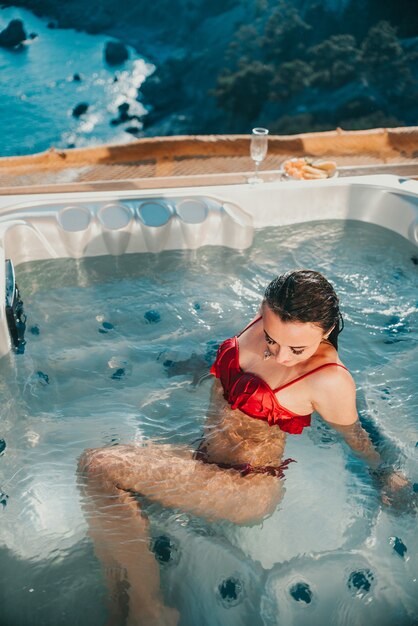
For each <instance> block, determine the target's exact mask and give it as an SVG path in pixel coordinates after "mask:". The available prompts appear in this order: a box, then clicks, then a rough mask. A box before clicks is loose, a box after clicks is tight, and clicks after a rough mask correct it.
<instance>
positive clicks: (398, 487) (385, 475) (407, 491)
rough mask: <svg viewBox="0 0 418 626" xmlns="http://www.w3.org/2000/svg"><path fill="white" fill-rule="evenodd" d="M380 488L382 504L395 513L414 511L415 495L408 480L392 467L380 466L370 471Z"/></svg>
mask: <svg viewBox="0 0 418 626" xmlns="http://www.w3.org/2000/svg"><path fill="white" fill-rule="evenodd" d="M371 475H372V476H373V478H374V479H375V480H376V482H377V484H378V486H379V488H380V497H381V500H382V502H383V504H386V505H387V506H390V507H393V509H395V510H397V511H400V512H401V511H402V512H405V511H411V512H412V511H416V508H417V494H416V493H414V490H413V487H412V484H411V482H410V481H409V480H408V478H407V477H406V476H405V475H404V474H402V472H399V471H397V470H394V469H393V468H392V467H388V466H382V467H378V468H377V469H375V470H372V471H371Z"/></svg>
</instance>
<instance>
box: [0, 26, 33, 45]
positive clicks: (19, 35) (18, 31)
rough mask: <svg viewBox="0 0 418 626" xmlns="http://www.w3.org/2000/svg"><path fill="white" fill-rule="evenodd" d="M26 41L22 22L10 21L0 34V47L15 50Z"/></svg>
mask: <svg viewBox="0 0 418 626" xmlns="http://www.w3.org/2000/svg"><path fill="white" fill-rule="evenodd" d="M25 39H27V35H26V33H25V30H24V28H23V22H22V20H12V21H11V22H10V24H9V25H8V26H6V28H5V29H4V30H2V31H1V33H0V46H2V47H3V48H16V47H17V46H19V45H20V44H21V43H22V41H25Z"/></svg>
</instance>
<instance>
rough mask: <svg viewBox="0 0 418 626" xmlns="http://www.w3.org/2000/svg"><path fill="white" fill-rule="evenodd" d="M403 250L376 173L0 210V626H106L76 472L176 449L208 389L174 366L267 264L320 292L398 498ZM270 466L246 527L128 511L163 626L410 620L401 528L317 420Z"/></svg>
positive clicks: (408, 409)
mask: <svg viewBox="0 0 418 626" xmlns="http://www.w3.org/2000/svg"><path fill="white" fill-rule="evenodd" d="M417 244H418V182H416V181H412V180H407V179H399V178H398V177H395V176H387V175H385V176H373V177H358V178H336V179H332V180H326V181H313V182H307V181H278V182H276V183H263V184H259V185H236V186H222V187H216V186H210V187H199V188H198V187H190V188H187V189H185V188H182V189H157V190H152V191H149V190H141V191H132V190H129V191H126V192H121V191H118V192H109V191H107V192H88V193H72V194H70V193H56V194H44V195H36V196H35V195H34V196H29V195H24V196H23V195H21V196H19V195H15V196H4V197H2V198H0V249H1V251H2V257H3V258H2V261H1V263H0V269H1V272H0V292H1V294H2V295H1V302H2V306H1V309H0V355H1V358H0V406H1V409H2V414H1V422H0V424H1V430H0V503H1V504H2V505H3V511H0V513H2V523H1V525H0V555H1V559H2V568H1V572H0V599H1V602H0V623H4V624H13V626H27V624H30V625H31V626H38V625H39V626H40V625H41V624H42V626H56V625H57V624H60V625H63V626H67V625H68V626H74V624H78V626H102V624H104V623H105V622H106V619H107V617H108V616H107V614H106V608H105V597H106V590H105V585H104V580H103V576H102V573H101V568H100V563H99V562H98V560H97V558H96V557H95V555H94V553H93V548H92V542H91V539H90V538H89V535H88V529H87V524H86V521H85V517H84V514H83V510H82V507H81V495H80V492H79V490H78V488H77V479H76V466H77V459H78V458H79V457H80V454H81V453H82V452H83V450H84V449H85V448H94V447H100V446H112V445H117V444H118V443H132V442H137V443H138V444H139V445H141V442H143V441H144V440H148V439H156V440H158V441H159V442H163V443H178V444H182V445H187V446H190V447H195V445H196V444H195V442H196V440H197V439H198V438H199V436H200V435H201V433H202V429H203V427H204V423H205V419H206V410H207V406H208V400H209V395H210V384H211V383H210V378H208V377H207V376H206V377H204V376H203V377H201V376H200V374H199V375H196V374H195V372H194V368H195V367H197V365H196V364H197V363H201V362H202V361H203V362H205V363H206V368H207V367H208V365H209V364H210V362H211V360H213V358H214V354H215V353H216V347H217V345H218V344H219V342H220V341H222V340H223V339H224V338H226V337H229V336H232V335H233V334H234V333H236V332H239V331H240V330H241V329H242V328H244V327H245V325H246V323H248V321H250V320H251V318H252V317H253V316H254V314H255V312H256V311H257V308H258V306H259V303H260V299H261V297H262V295H263V288H264V287H265V285H266V284H267V282H268V281H269V280H270V279H271V278H272V277H274V275H277V274H278V273H281V272H282V271H286V270H288V269H291V268H300V267H309V268H311V269H317V270H319V271H321V272H323V273H324V274H325V275H326V276H327V277H328V278H329V279H330V280H331V282H332V283H333V284H334V285H335V286H336V290H337V293H338V295H339V296H340V299H341V306H342V312H343V316H344V319H345V329H344V331H343V333H342V334H341V336H340V341H339V353H340V356H341V358H342V361H343V362H344V363H345V364H346V365H347V366H348V368H349V369H350V371H351V372H352V374H353V377H354V379H355V381H356V384H357V390H358V408H359V413H360V418H361V420H362V423H363V425H364V426H365V427H366V428H367V429H368V430H369V432H370V433H371V435H372V437H373V438H374V440H375V442H377V445H380V446H381V447H382V448H384V449H385V450H386V451H387V455H388V459H389V462H390V463H392V464H393V466H394V467H396V468H398V469H399V470H400V471H402V472H404V473H405V474H406V475H407V476H408V478H409V479H410V481H411V483H414V482H415V483H416V481H417V476H418V466H417V461H416V442H417V441H418V433H417V427H416V413H417V410H418V406H417V397H416V388H417V385H418V381H417V367H416V363H417V360H418V323H417V319H418V302H417V285H418V276H417V273H418V253H417ZM6 259H8V260H10V261H11V262H12V264H13V267H12V266H11V264H10V263H8V264H7V265H6V262H5V261H6ZM6 268H7V269H6ZM13 269H14V271H15V274H16V282H17V285H18V287H19V292H20V299H21V300H22V301H23V310H24V313H23V312H22V311H21V310H20V309H19V308H17V310H16V308H15V311H14V312H15V314H16V315H17V317H18V318H19V315H21V321H24V322H25V324H26V330H25V336H24V337H23V336H21V337H20V339H21V343H20V345H19V346H18V348H17V349H16V346H14V343H13V333H12V334H11V332H10V328H9V323H10V324H12V323H13V320H11V310H10V309H11V308H12V304H13V303H12V302H11V300H12V299H13V297H16V292H15V290H14V282H13V281H14V275H13V274H14V272H13ZM6 301H7V302H6ZM6 303H7V307H8V311H7V312H6ZM19 311H20V312H19ZM8 321H9V323H8ZM15 321H16V320H15ZM17 321H18V322H19V319H18V320H17ZM285 456H286V457H291V458H292V459H294V460H295V461H297V462H296V463H292V464H291V465H290V466H289V469H288V470H287V471H286V477H285V479H284V486H285V490H286V493H285V496H284V498H283V501H282V502H281V503H280V505H279V507H278V509H277V510H276V511H275V512H274V513H273V514H272V515H271V516H270V517H269V518H267V519H265V520H264V521H263V522H262V523H260V524H255V525H253V526H251V527H250V526H248V527H246V526H242V527H237V526H235V525H234V524H231V523H228V522H225V523H223V522H221V521H220V522H214V523H209V522H207V521H206V520H204V519H201V518H198V517H196V516H193V515H191V514H187V513H185V512H183V511H180V510H175V509H173V510H171V509H163V508H162V507H160V506H159V505H157V504H155V503H154V504H153V503H151V504H148V505H144V506H145V507H146V508H145V513H146V515H147V516H148V518H149V520H150V524H151V535H152V541H153V546H154V547H155V546H157V548H156V554H157V553H158V546H159V550H160V551H159V556H158V559H159V561H160V565H161V581H162V588H163V591H164V597H165V599H166V602H167V604H170V605H174V606H176V607H177V609H178V610H179V612H180V615H181V621H180V625H181V626H196V625H199V626H225V624H228V626H279V625H280V626H283V624H284V625H285V626H306V625H307V624H309V626H323V625H324V624H330V625H332V626H352V625H353V624H365V623H367V624H369V625H370V626H374V625H375V624H376V626H393V624H395V623H396V624H399V625H402V626H413V624H415V623H416V616H417V615H418V602H417V598H418V593H417V584H418V583H417V579H418V563H417V554H418V537H417V534H416V516H414V515H412V514H411V513H410V512H404V513H402V512H394V511H391V509H390V507H384V506H382V503H381V502H380V499H379V493H378V492H377V490H376V487H375V486H374V485H373V483H372V480H371V478H370V476H369V474H368V471H367V467H366V466H365V464H364V462H363V461H361V460H359V459H358V458H356V457H355V455H354V453H353V452H352V451H350V449H349V448H348V446H345V444H344V443H343V442H342V440H341V437H340V436H339V435H338V434H337V433H336V432H335V431H334V430H333V429H332V428H331V426H329V425H327V424H326V423H324V422H323V420H321V419H320V418H319V416H315V415H314V416H313V420H312V426H311V428H307V429H305V430H304V432H303V434H302V435H300V436H288V438H287V442H286V451H285ZM416 488H417V485H416V484H415V489H416ZM141 506H142V505H141ZM168 545H169V547H170V550H168V549H167V546H168Z"/></svg>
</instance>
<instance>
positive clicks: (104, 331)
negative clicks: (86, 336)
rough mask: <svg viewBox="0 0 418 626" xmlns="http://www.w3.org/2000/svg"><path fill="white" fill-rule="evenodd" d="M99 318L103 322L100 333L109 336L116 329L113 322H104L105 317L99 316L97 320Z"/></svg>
mask: <svg viewBox="0 0 418 626" xmlns="http://www.w3.org/2000/svg"><path fill="white" fill-rule="evenodd" d="M99 317H100V321H101V322H102V325H101V327H100V328H99V333H100V334H102V335H107V333H108V332H109V330H113V329H114V328H115V327H114V326H113V324H112V323H111V322H107V321H106V320H104V318H103V316H97V317H96V319H98V318H99ZM102 320H103V321H102ZM98 321H99V320H98Z"/></svg>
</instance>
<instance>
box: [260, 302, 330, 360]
mask: <svg viewBox="0 0 418 626" xmlns="http://www.w3.org/2000/svg"><path fill="white" fill-rule="evenodd" d="M262 317H263V329H264V338H265V341H266V343H267V346H268V349H269V351H270V352H271V354H272V358H274V359H275V361H276V362H277V363H280V364H281V365H285V366H286V367H292V366H294V365H296V364H297V363H301V362H302V361H306V360H307V359H309V358H310V357H311V356H312V355H313V354H315V352H316V351H317V350H318V347H319V344H320V343H321V341H322V340H323V339H324V338H325V337H326V336H328V333H324V331H323V330H322V328H320V326H318V325H316V324H312V323H311V322H283V321H282V320H281V319H280V317H279V316H278V315H277V314H276V313H274V312H273V311H272V310H271V309H270V307H269V306H268V305H267V304H265V303H264V304H263V307H262Z"/></svg>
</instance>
